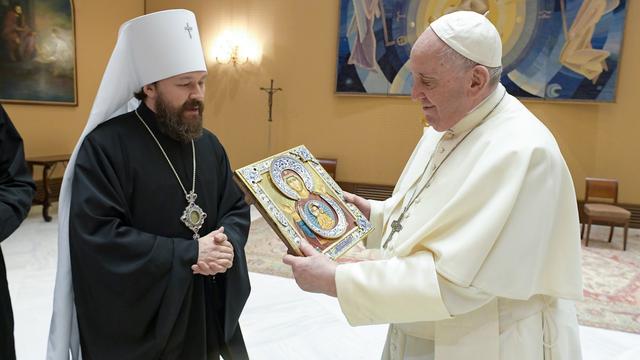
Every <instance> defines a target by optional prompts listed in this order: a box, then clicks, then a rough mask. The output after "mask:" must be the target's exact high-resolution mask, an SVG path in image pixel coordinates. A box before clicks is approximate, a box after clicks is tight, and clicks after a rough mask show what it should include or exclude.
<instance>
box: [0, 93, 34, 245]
mask: <svg viewBox="0 0 640 360" xmlns="http://www.w3.org/2000/svg"><path fill="white" fill-rule="evenodd" d="M34 189H35V185H34V184H33V180H32V178H31V175H30V174H29V171H28V170H27V165H26V162H25V160H24V148H23V144H22V138H21V137H20V134H18V131H17V130H16V128H15V127H14V126H13V124H12V123H11V120H10V119H9V116H8V115H7V113H6V112H5V111H4V109H3V108H2V107H1V106H0V241H2V240H4V239H6V238H7V237H9V235H11V233H13V232H14V231H15V230H16V229H17V228H18V226H19V225H20V223H21V222H22V220H24V218H25V217H26V216H27V213H28V212H29V209H30V208H31V200H32V199H33V194H34Z"/></svg>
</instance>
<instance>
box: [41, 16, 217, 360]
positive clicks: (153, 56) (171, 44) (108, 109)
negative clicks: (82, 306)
mask: <svg viewBox="0 0 640 360" xmlns="http://www.w3.org/2000/svg"><path fill="white" fill-rule="evenodd" d="M192 71H207V67H206V62H205V58H204V53H203V51H202V45H201V43H200V35H199V33H198V25H197V23H196V17H195V15H194V14H193V13H192V12H191V11H187V10H181V9H176V10H166V11H160V12H156V13H152V14H148V15H144V16H140V17H137V18H135V19H133V20H130V21H128V22H126V23H124V24H123V25H122V26H121V27H120V31H119V32H118V41H117V43H116V47H115V49H114V50H113V53H112V54H111V58H110V59H109V63H108V65H107V69H106V70H105V73H104V75H103V77H102V82H101V83H100V88H99V89H98V94H97V95H96V98H95V100H94V102H93V107H92V108H91V113H90V114H89V120H88V121H87V125H86V127H85V129H84V131H83V132H82V135H81V136H80V139H79V140H78V143H77V144H76V147H75V149H74V151H73V154H72V155H71V159H70V161H69V164H68V165H67V169H66V171H65V174H64V180H63V182H62V189H61V192H60V200H59V203H58V216H59V230H58V271H57V274H56V285H55V290H54V299H53V315H52V317H51V327H50V330H49V344H48V348H47V359H49V360H67V359H69V352H71V355H72V356H73V358H74V359H79V358H80V357H79V355H80V344H79V336H78V322H77V318H76V310H75V304H74V302H73V288H72V282H71V263H70V259H69V205H70V203H71V184H72V181H73V172H74V167H75V161H76V157H77V154H78V150H79V149H80V146H81V145H82V142H83V140H84V138H85V137H86V136H87V134H89V133H90V132H91V131H92V130H93V129H95V128H96V126H98V125H100V124H101V123H103V122H105V121H107V120H109V119H111V118H113V117H115V116H117V115H120V114H122V113H124V112H126V111H127V104H129V103H130V102H132V101H133V100H135V99H134V97H133V93H134V92H136V91H138V90H140V89H141V88H142V87H143V86H144V85H147V84H151V83H153V82H155V81H158V80H162V79H166V78H169V77H172V76H175V75H179V74H183V73H187V72H192Z"/></svg>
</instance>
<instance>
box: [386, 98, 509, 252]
mask: <svg viewBox="0 0 640 360" xmlns="http://www.w3.org/2000/svg"><path fill="white" fill-rule="evenodd" d="M506 94H507V92H506V91H505V92H504V93H503V94H502V97H501V98H500V100H498V103H497V104H495V105H494V106H493V108H491V111H489V112H488V113H487V114H486V115H485V116H484V117H483V118H482V119H481V120H480V121H479V122H478V123H477V124H476V125H475V126H474V127H473V128H471V130H469V131H468V132H467V133H466V134H464V136H463V137H462V138H461V139H460V141H458V142H457V143H456V144H455V145H454V146H453V148H451V150H450V151H449V152H448V153H447V154H446V155H445V157H444V158H443V159H442V161H440V164H438V166H436V168H435V169H433V172H431V175H430V176H429V178H428V179H427V182H426V183H425V184H424V185H422V188H420V189H419V190H418V185H420V183H421V182H422V179H423V178H424V176H425V174H426V172H427V169H428V168H429V165H430V164H431V162H432V161H433V157H434V155H435V151H436V149H434V150H433V152H432V153H431V157H430V158H429V161H428V162H427V165H426V166H425V167H424V170H423V171H422V175H420V179H419V180H418V182H416V183H415V184H416V188H415V190H414V191H413V193H412V194H411V197H410V198H409V203H407V205H406V206H405V207H404V208H403V209H402V212H401V213H400V216H398V218H397V219H396V220H394V221H393V222H392V225H393V223H396V224H397V226H399V230H397V231H396V230H395V229H394V228H393V226H392V230H393V231H391V233H390V234H389V236H388V237H387V239H386V240H385V241H384V243H383V244H382V247H383V248H386V247H387V244H389V241H391V239H392V238H393V235H394V234H395V233H397V232H399V231H401V230H402V225H401V222H402V220H404V216H405V215H406V213H407V211H409V208H410V207H411V205H413V203H414V202H415V200H416V199H417V198H418V197H419V196H420V195H421V194H422V192H423V191H424V190H425V189H426V188H428V187H429V185H430V184H431V179H433V177H434V176H435V174H436V173H437V172H438V170H439V169H440V166H442V164H444V162H445V161H446V160H447V159H448V158H449V155H451V153H452V152H453V151H454V150H455V149H456V148H457V147H458V145H460V144H461V143H462V142H463V141H464V139H466V138H467V136H469V134H471V132H473V130H475V129H476V128H478V127H479V126H480V125H482V124H483V123H484V122H485V120H486V119H487V118H488V117H489V115H491V114H492V113H493V111H494V110H495V109H496V108H497V107H498V105H500V103H502V99H504V97H505V95H506ZM436 146H437V145H436Z"/></svg>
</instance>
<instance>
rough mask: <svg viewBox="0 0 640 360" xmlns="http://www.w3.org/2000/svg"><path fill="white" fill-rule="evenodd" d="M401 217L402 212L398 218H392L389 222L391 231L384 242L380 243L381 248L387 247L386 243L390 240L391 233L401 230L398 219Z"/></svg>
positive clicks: (400, 219)
mask: <svg viewBox="0 0 640 360" xmlns="http://www.w3.org/2000/svg"><path fill="white" fill-rule="evenodd" d="M403 217H404V213H402V214H401V215H400V217H399V218H398V219H396V220H393V221H392V222H391V233H390V234H389V236H388V237H387V240H385V241H384V244H383V245H382V247H383V248H386V247H387V244H388V243H389V241H391V239H392V238H393V235H395V234H396V233H398V232H400V231H402V224H400V221H402V218H403Z"/></svg>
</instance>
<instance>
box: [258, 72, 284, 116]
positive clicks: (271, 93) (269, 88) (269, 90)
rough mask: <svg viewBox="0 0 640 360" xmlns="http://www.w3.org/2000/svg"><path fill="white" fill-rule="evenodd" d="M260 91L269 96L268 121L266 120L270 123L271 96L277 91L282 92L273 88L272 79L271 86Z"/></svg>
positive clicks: (280, 89)
mask: <svg viewBox="0 0 640 360" xmlns="http://www.w3.org/2000/svg"><path fill="white" fill-rule="evenodd" d="M260 90H262V91H265V92H266V93H267V94H269V119H267V120H268V121H269V122H271V121H273V119H272V118H271V110H272V109H273V94H275V93H276V92H278V91H282V88H274V87H273V79H271V86H270V87H268V88H265V87H261V88H260Z"/></svg>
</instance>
